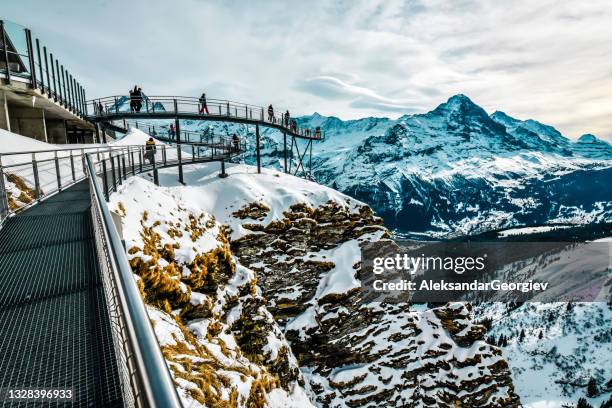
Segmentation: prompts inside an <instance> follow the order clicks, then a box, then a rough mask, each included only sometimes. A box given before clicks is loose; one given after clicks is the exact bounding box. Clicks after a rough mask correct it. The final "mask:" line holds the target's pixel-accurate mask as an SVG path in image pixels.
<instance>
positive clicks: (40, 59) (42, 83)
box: [36, 38, 45, 93]
mask: <svg viewBox="0 0 612 408" xmlns="http://www.w3.org/2000/svg"><path fill="white" fill-rule="evenodd" d="M36 55H38V72H40V93H43V92H45V78H44V75H43V64H42V58H41V57H40V41H38V38H37V39H36Z"/></svg>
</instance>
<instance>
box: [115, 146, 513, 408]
mask: <svg viewBox="0 0 612 408" xmlns="http://www.w3.org/2000/svg"><path fill="white" fill-rule="evenodd" d="M128 137H130V136H128ZM184 171H185V181H186V185H181V184H179V183H178V181H177V180H176V174H175V169H164V170H160V181H161V185H162V186H163V187H157V186H155V185H154V184H153V183H152V182H150V181H149V180H147V179H148V176H147V175H144V176H142V177H133V178H130V179H128V180H127V182H126V183H125V184H124V185H123V186H122V187H121V188H120V190H119V192H118V193H116V194H113V195H112V197H111V204H110V205H111V208H113V209H114V210H115V211H116V212H118V213H119V214H120V215H121V216H122V217H123V220H124V221H123V222H124V228H123V231H124V239H125V241H126V246H127V248H128V253H129V259H130V263H131V265H132V270H133V272H134V274H135V278H136V279H137V281H138V282H139V286H140V288H141V293H142V296H143V298H144V300H145V302H146V303H147V306H148V309H149V315H150V317H151V318H152V320H153V322H154V328H155V331H156V334H157V336H158V339H159V341H160V346H161V348H162V351H163V354H164V357H165V358H166V361H167V362H168V364H169V367H170V369H171V372H172V375H173V378H174V381H175V384H176V386H177V389H178V391H179V394H180V396H181V398H182V400H183V402H184V403H185V405H186V406H192V407H200V406H236V407H261V408H264V407H296V408H298V407H311V406H313V405H314V406H317V407H335V408H344V407H352V406H359V407H380V406H385V407H404V406H411V404H412V405H414V406H438V407H454V406H457V405H456V404H457V403H459V402H462V403H464V404H467V405H464V406H473V407H486V406H495V407H518V406H519V397H518V395H517V393H516V392H515V389H514V386H513V383H512V378H511V376H510V371H509V368H508V362H507V361H506V360H505V359H503V357H502V356H501V351H500V350H499V348H498V347H496V346H494V345H490V344H487V343H486V341H485V336H484V334H485V329H484V327H483V326H481V325H478V324H475V323H474V322H473V321H472V312H471V308H470V307H469V305H468V306H466V305H463V304H459V303H457V304H449V305H445V306H440V307H436V308H428V307H425V306H410V307H408V306H407V305H382V304H363V303H362V302H360V294H361V291H362V286H361V285H362V283H361V280H360V278H359V276H360V262H359V260H360V246H361V245H363V244H365V243H368V242H373V241H380V242H386V243H387V244H389V245H393V242H392V241H391V240H389V239H388V237H389V235H388V232H387V230H386V229H385V228H384V227H383V226H382V225H381V222H382V220H381V219H380V218H379V217H377V216H376V215H374V214H373V213H372V211H371V210H370V209H369V208H368V207H367V206H366V205H364V204H363V203H361V202H359V201H357V200H354V199H352V198H350V197H348V196H346V195H344V194H341V193H339V192H337V191H334V190H333V189H330V188H328V187H325V186H321V185H318V184H316V183H313V182H310V181H307V180H304V179H301V178H296V177H293V176H290V175H286V174H282V173H279V172H276V171H274V170H269V169H264V172H263V174H257V173H256V169H255V168H253V167H252V166H245V165H235V164H234V165H229V166H228V169H227V171H228V173H229V177H228V178H226V179H222V178H219V177H218V176H217V172H218V165H217V164H199V165H192V166H186V167H185V169H184Z"/></svg>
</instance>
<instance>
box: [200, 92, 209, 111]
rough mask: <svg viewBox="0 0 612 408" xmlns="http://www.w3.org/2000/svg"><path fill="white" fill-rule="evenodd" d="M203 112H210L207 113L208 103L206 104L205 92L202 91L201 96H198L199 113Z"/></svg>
mask: <svg viewBox="0 0 612 408" xmlns="http://www.w3.org/2000/svg"><path fill="white" fill-rule="evenodd" d="M204 112H206V114H207V115H210V113H208V105H207V104H206V94H205V93H204V92H202V96H200V114H203V113H204Z"/></svg>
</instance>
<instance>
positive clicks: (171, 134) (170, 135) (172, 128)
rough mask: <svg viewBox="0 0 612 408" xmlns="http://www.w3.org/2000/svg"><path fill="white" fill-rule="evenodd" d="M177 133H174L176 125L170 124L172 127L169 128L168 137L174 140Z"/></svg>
mask: <svg viewBox="0 0 612 408" xmlns="http://www.w3.org/2000/svg"><path fill="white" fill-rule="evenodd" d="M175 133H176V132H175V131H174V123H171V124H170V127H169V128H168V136H169V137H170V139H174V135H175Z"/></svg>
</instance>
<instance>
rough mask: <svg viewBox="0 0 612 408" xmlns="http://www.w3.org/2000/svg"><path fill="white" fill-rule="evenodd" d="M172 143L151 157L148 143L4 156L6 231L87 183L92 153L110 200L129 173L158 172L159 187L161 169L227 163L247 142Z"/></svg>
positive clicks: (0, 200)
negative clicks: (25, 214) (29, 211)
mask: <svg viewBox="0 0 612 408" xmlns="http://www.w3.org/2000/svg"><path fill="white" fill-rule="evenodd" d="M162 139H164V138H162ZM167 142H168V143H169V144H162V145H156V148H155V152H154V154H151V153H147V148H146V147H145V146H143V145H125V146H95V147H78V148H68V149H53V150H37V151H26V152H9V153H0V227H1V226H2V224H3V222H4V221H5V220H6V219H7V218H8V217H10V216H11V215H13V214H16V213H18V212H20V211H23V210H24V209H26V208H28V207H30V206H31V205H33V204H35V203H37V202H39V201H41V200H43V199H44V198H46V197H48V196H51V195H53V194H56V193H57V192H59V191H62V190H64V189H65V188H67V187H69V186H71V185H73V184H75V183H77V182H79V181H81V180H83V179H84V178H85V177H86V176H87V172H86V164H85V156H86V155H87V154H91V157H92V160H93V162H94V163H95V165H96V166H97V167H98V170H99V173H101V174H105V177H104V178H103V179H102V181H103V185H104V190H103V192H104V196H105V197H107V198H108V196H109V195H110V193H111V192H113V191H116V190H117V186H119V185H120V184H121V183H122V181H123V180H125V179H126V177H127V176H128V175H136V174H138V173H142V172H143V171H153V174H154V176H155V182H156V183H158V179H157V169H158V168H163V167H170V166H176V165H180V166H182V165H185V164H189V163H197V162H208V161H224V160H226V159H229V158H230V157H232V156H234V155H237V154H241V153H243V152H244V151H245V149H246V144H245V141H244V140H243V139H238V141H237V142H236V140H234V139H232V138H227V137H223V136H214V137H212V138H210V139H209V140H207V141H204V142H202V143H199V142H194V143H182V144H176V143H174V141H172V140H167ZM151 158H152V160H151ZM9 187H11V189H9ZM20 198H21V199H20Z"/></svg>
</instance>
